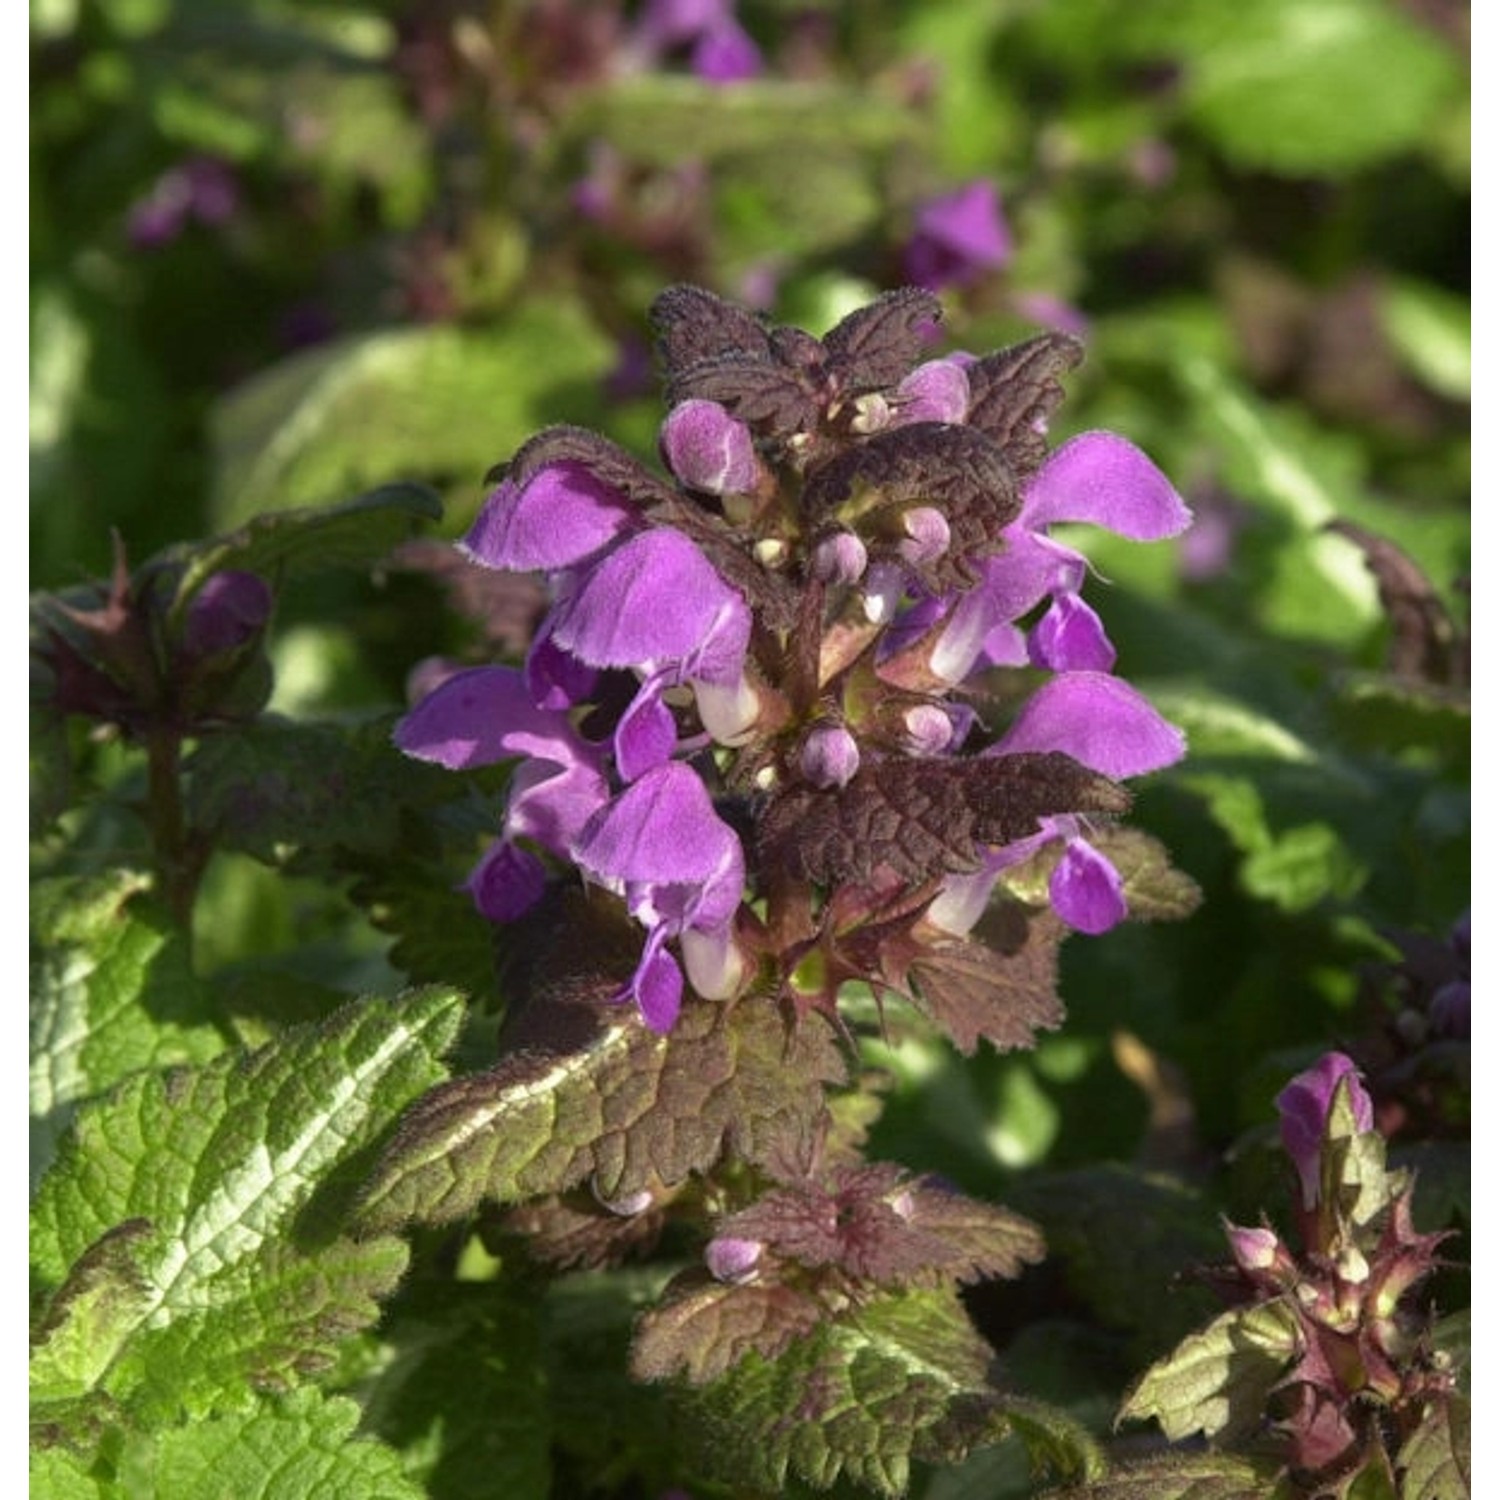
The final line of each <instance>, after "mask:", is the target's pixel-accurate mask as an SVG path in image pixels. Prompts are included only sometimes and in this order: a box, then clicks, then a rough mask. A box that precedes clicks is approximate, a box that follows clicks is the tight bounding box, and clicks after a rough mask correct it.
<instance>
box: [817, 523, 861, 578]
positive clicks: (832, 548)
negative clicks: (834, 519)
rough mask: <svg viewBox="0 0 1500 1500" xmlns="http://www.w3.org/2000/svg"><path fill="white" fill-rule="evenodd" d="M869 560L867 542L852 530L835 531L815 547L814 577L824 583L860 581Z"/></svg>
mask: <svg viewBox="0 0 1500 1500" xmlns="http://www.w3.org/2000/svg"><path fill="white" fill-rule="evenodd" d="M868 561H869V559H868V556H867V554H866V552H865V544H864V543H863V542H862V541H860V539H859V538H858V537H857V536H855V534H854V533H853V532H852V531H839V532H835V533H834V534H833V535H832V536H825V537H824V538H823V540H822V541H820V542H819V543H818V544H817V546H816V547H814V548H813V557H812V573H813V577H814V578H816V579H818V580H819V581H820V582H822V583H858V582H859V580H860V579H861V578H863V577H864V576H865V565H866V563H867V562H868Z"/></svg>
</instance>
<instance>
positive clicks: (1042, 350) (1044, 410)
mask: <svg viewBox="0 0 1500 1500" xmlns="http://www.w3.org/2000/svg"><path fill="white" fill-rule="evenodd" d="M1082 363H1083V345H1082V344H1080V343H1079V342H1078V340H1077V339H1074V338H1069V337H1068V336H1067V335H1066V334H1062V333H1044V334H1041V335H1040V336H1039V337H1037V338H1034V339H1027V341H1026V342H1025V343H1024V344H1015V345H1013V346H1012V347H1011V348H1009V349H1001V350H999V351H998V352H996V353H994V354H987V355H985V357H984V358H983V359H980V360H976V361H975V362H974V363H973V364H972V365H970V366H969V367H968V369H967V371H966V372H965V373H966V374H967V375H968V377H969V415H968V418H967V421H968V425H969V426H970V427H974V428H977V429H978V430H979V431H980V432H982V433H984V434H985V436H987V437H988V438H990V439H991V440H992V441H993V442H994V443H995V444H996V445H997V446H998V447H999V449H1000V451H1001V453H1002V454H1003V455H1004V457H1005V460H1006V462H1007V463H1008V464H1009V465H1010V467H1011V470H1012V472H1013V473H1014V474H1015V476H1016V477H1017V478H1018V479H1024V478H1026V477H1027V476H1028V475H1030V474H1033V473H1035V471H1036V470H1037V469H1039V468H1040V467H1041V466H1042V462H1043V460H1044V459H1045V458H1046V456H1047V435H1046V434H1047V421H1048V419H1049V418H1050V417H1051V415H1052V413H1053V412H1054V411H1056V410H1057V408H1058V407H1059V406H1061V405H1062V401H1063V396H1064V392H1063V388H1062V385H1061V384H1060V383H1059V381H1058V378H1057V377H1058V376H1059V375H1061V374H1063V373H1064V372H1066V371H1068V370H1073V369H1076V368H1077V367H1078V366H1079V365H1080V364H1082Z"/></svg>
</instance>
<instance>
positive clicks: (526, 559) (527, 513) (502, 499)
mask: <svg viewBox="0 0 1500 1500" xmlns="http://www.w3.org/2000/svg"><path fill="white" fill-rule="evenodd" d="M639 524H640V517H639V515H638V513H637V512H636V509H635V507H634V506H633V505H631V503H630V502H629V501H628V500H627V499H626V498H625V497H624V496H623V495H621V494H620V493H619V492H618V491H617V490H615V489H612V488H611V487H610V486H609V485H607V484H605V483H604V481H603V480H602V479H599V478H598V477H596V476H595V475H594V474H593V473H591V472H590V471H589V470H588V469H586V468H584V466H583V465H582V464H578V463H572V462H565V463H555V464H547V465H546V466H545V467H544V468H541V469H538V470H537V472H536V473H535V474H533V475H532V476H531V478H530V479H528V480H527V481H526V483H525V484H521V485H518V484H514V483H512V481H510V480H509V479H507V480H504V481H502V483H501V484H500V486H499V487H498V488H497V489H495V490H494V491H492V492H491V494H490V497H489V499H488V500H486V501H485V503H484V505H483V506H482V507H481V508H480V511H479V515H478V516H477V517H476V518H475V521H474V524H473V526H472V527H470V528H469V533H468V535H467V536H466V537H465V538H464V539H463V541H461V542H460V543H459V549H460V550H461V551H462V552H464V553H465V554H466V555H467V556H469V557H471V558H472V559H473V560H474V561H475V562H477V563H481V564H483V565H484V566H485V567H487V568H509V569H512V570H513V571H515V572H518V573H527V572H532V571H537V570H546V571H549V572H550V571H552V570H554V569H557V568H568V567H572V566H574V565H575V564H576V563H580V562H582V561H584V560H585V559H586V558H589V557H592V556H593V555H594V554H595V553H596V552H598V551H599V549H600V548H601V547H604V546H607V545H608V544H609V543H610V542H612V541H613V540H614V539H615V538H616V537H617V536H619V534H620V533H621V532H623V531H627V530H629V529H630V528H631V527H633V526H636V525H639Z"/></svg>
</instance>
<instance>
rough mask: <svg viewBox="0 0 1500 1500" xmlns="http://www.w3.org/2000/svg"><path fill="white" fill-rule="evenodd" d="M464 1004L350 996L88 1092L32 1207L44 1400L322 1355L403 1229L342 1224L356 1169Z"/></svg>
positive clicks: (381, 1271)
mask: <svg viewBox="0 0 1500 1500" xmlns="http://www.w3.org/2000/svg"><path fill="white" fill-rule="evenodd" d="M460 1019H461V1005H460V1003H459V1001H458V1000H457V999H456V998H455V997H454V996H452V995H450V994H445V993H442V992H437V991H433V992H423V993H418V994H415V995H412V996H410V997H408V998H406V999H405V1000H403V1001H401V1002H398V1003H396V1004H387V1003H384V1002H380V1001H374V1000H368V1001H362V1002H357V1003H355V1004H352V1005H350V1006H347V1007H346V1008H345V1009H344V1010H342V1011H340V1012H339V1013H337V1014H336V1015H334V1016H332V1017H330V1018H329V1020H328V1021H327V1022H325V1023H324V1024H323V1025H321V1026H319V1027H316V1028H311V1027H307V1028H301V1029H299V1030H297V1031H294V1032H288V1033H287V1034H286V1035H285V1036H284V1037H282V1038H281V1039H279V1040H278V1041H277V1042H275V1043H272V1044H271V1045H269V1046H267V1047H264V1048H261V1049H260V1050H259V1051H256V1052H252V1053H249V1054H230V1055H225V1056H223V1057H220V1058H218V1059H217V1060H215V1061H214V1062H211V1063H209V1064H207V1065H205V1066H202V1067H199V1068H196V1069H179V1070H175V1071H173V1072H171V1073H169V1074H166V1075H159V1074H137V1075H135V1076H134V1077H132V1078H130V1079H128V1080H127V1081H126V1082H125V1083H124V1084H123V1085H121V1086H120V1087H119V1088H118V1089H117V1090H116V1091H115V1092H114V1093H113V1094H111V1095H109V1096H108V1097H106V1098H104V1099H102V1100H99V1101H96V1102H94V1103H93V1104H91V1105H89V1106H87V1107H85V1108H84V1109H83V1110H81V1111H80V1113H79V1116H78V1119H77V1121H76V1124H75V1126H74V1130H73V1132H72V1134H71V1135H70V1136H69V1137H68V1138H67V1139H66V1141H65V1142H64V1144H63V1148H62V1150H61V1151H60V1153H59V1155H58V1159H57V1161H56V1163H55V1164H54V1165H53V1168H52V1170H51V1172H50V1173H49V1174H48V1176H47V1177H46V1179H45V1180H44V1181H43V1183H42V1186H41V1189H40V1191H39V1193H38V1195H37V1201H36V1206H35V1210H34V1213H33V1216H32V1232H31V1261H32V1269H33V1276H34V1278H35V1281H36V1283H37V1285H38V1287H39V1288H40V1289H41V1290H43V1291H44V1292H51V1294H52V1295H51V1298H50V1305H49V1306H48V1307H47V1309H46V1312H45V1315H44V1317H43V1321H42V1323H41V1326H40V1329H39V1334H40V1338H41V1342H40V1344H39V1346H38V1348H37V1350H36V1352H35V1354H34V1356H33V1358H34V1362H35V1363H34V1369H35V1374H36V1379H37V1383H38V1389H37V1392H36V1394H37V1396H38V1398H39V1399H41V1398H45V1399H47V1400H50V1401H54V1402H66V1401H67V1400H69V1399H72V1398H77V1399H78V1400H80V1401H82V1402H84V1403H87V1402H88V1401H89V1400H92V1399H97V1397H98V1395H99V1393H101V1392H102V1393H104V1394H106V1395H108V1396H110V1397H113V1398H115V1399H117V1400H119V1401H121V1402H123V1403H127V1404H128V1405H129V1406H130V1407H131V1408H132V1409H134V1410H136V1411H138V1412H140V1413H142V1414H150V1413H162V1412H175V1411H177V1410H180V1409H182V1408H187V1409H189V1410H200V1411H201V1410H204V1409H206V1408H208V1407H211V1406H212V1405H213V1403H214V1402H215V1401H216V1400H219V1399H222V1394H223V1392H224V1391H226V1390H242V1389H243V1388H244V1384H245V1382H246V1381H249V1382H250V1383H251V1384H254V1385H260V1386H265V1387H281V1386H285V1385H288V1384H292V1383H295V1382H296V1381H297V1380H298V1379H299V1378H300V1377H301V1376H302V1375H304V1374H305V1373H307V1372H308V1371H309V1370H311V1369H315V1368H317V1367H318V1366H319V1365H320V1364H323V1363H326V1362H327V1359H328V1357H329V1352H330V1350H331V1348H332V1347H333V1345H334V1344H335V1343H336V1342H337V1340H338V1339H339V1338H340V1337H341V1336H342V1335H344V1334H345V1333H347V1332H350V1331H352V1330H354V1329H357V1328H359V1327H362V1326H364V1325H366V1324H368V1323H369V1322H371V1321H372V1319H373V1318H374V1317H375V1315H376V1312H377V1305H376V1304H377V1300H378V1299H379V1298H381V1297H383V1296H385V1295H387V1294H388V1293H389V1292H390V1291H391V1289H392V1288H393V1287H394V1285H395V1283H396V1280H397V1279H398V1278H399V1276H400V1275H401V1272H402V1271H403V1269H404V1268H405V1264H406V1250H405V1247H404V1246H403V1245H402V1244H401V1242H400V1241H398V1240H395V1239H391V1238H383V1239H380V1238H377V1239H367V1240H362V1241H354V1240H351V1239H349V1238H347V1237H343V1236H341V1235H340V1234H339V1226H340V1222H341V1218H342V1212H343V1209H344V1207H345V1204H346V1202H347V1195H348V1193H349V1191H350V1188H351V1186H352V1178H353V1175H354V1174H355V1173H357V1172H358V1171H359V1170H360V1164H361V1163H362V1161H363V1160H364V1158H365V1156H366V1154H367V1152H368V1151H369V1150H370V1149H371V1148H372V1147H373V1145H374V1143H375V1141H376V1139H377V1138H378V1136H379V1135H380V1134H381V1133H382V1132H383V1131H384V1130H385V1129H386V1128H387V1126H388V1125H389V1124H390V1123H391V1122H392V1121H393V1120H394V1119H395V1117H396V1115H397V1114H398V1112H399V1111H400V1109H401V1108H402V1107H403V1106H404V1105H405V1104H407V1103H408V1102H409V1101H410V1100H411V1099H412V1098H413V1097H414V1096H415V1095H417V1094H418V1093H420V1092H421V1091H422V1090H423V1089H424V1088H426V1087H428V1086H430V1085H431V1084H432V1083H433V1082H435V1081H436V1080H437V1079H438V1078H439V1077H441V1076H442V1073H441V1067H440V1065H439V1063H438V1061H437V1059H438V1057H439V1055H440V1054H441V1052H442V1051H443V1049H444V1048H445V1047H446V1046H447V1045H448V1044H449V1043H450V1042H451V1041H452V1038H453V1035H454V1032H455V1031H456V1029H457V1027H458V1024H459V1022H460ZM137 1226H140V1227H137ZM85 1323H87V1324H88V1325H89V1326H90V1327H91V1328H92V1329H93V1332H94V1335H95V1336H93V1337H89V1336H88V1333H89V1328H85V1327H84V1326H83V1325H84V1324H85ZM105 1335H107V1336H105Z"/></svg>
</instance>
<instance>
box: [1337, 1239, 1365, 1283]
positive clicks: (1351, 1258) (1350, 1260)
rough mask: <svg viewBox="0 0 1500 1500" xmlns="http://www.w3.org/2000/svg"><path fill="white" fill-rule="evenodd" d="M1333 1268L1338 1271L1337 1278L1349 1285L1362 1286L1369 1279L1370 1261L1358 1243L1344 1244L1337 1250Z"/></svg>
mask: <svg viewBox="0 0 1500 1500" xmlns="http://www.w3.org/2000/svg"><path fill="white" fill-rule="evenodd" d="M1334 1269H1335V1270H1336V1271H1337V1272H1338V1273H1339V1280H1340V1281H1345V1282H1348V1284H1349V1285H1350V1286H1362V1285H1363V1284H1364V1283H1365V1282H1367V1281H1368V1280H1369V1279H1370V1263H1369V1261H1367V1260H1366V1259H1365V1257H1364V1253H1363V1251H1361V1250H1360V1248H1359V1246H1358V1245H1345V1246H1344V1248H1343V1249H1342V1250H1340V1251H1339V1257H1338V1259H1337V1260H1336V1261H1335V1262H1334Z"/></svg>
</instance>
